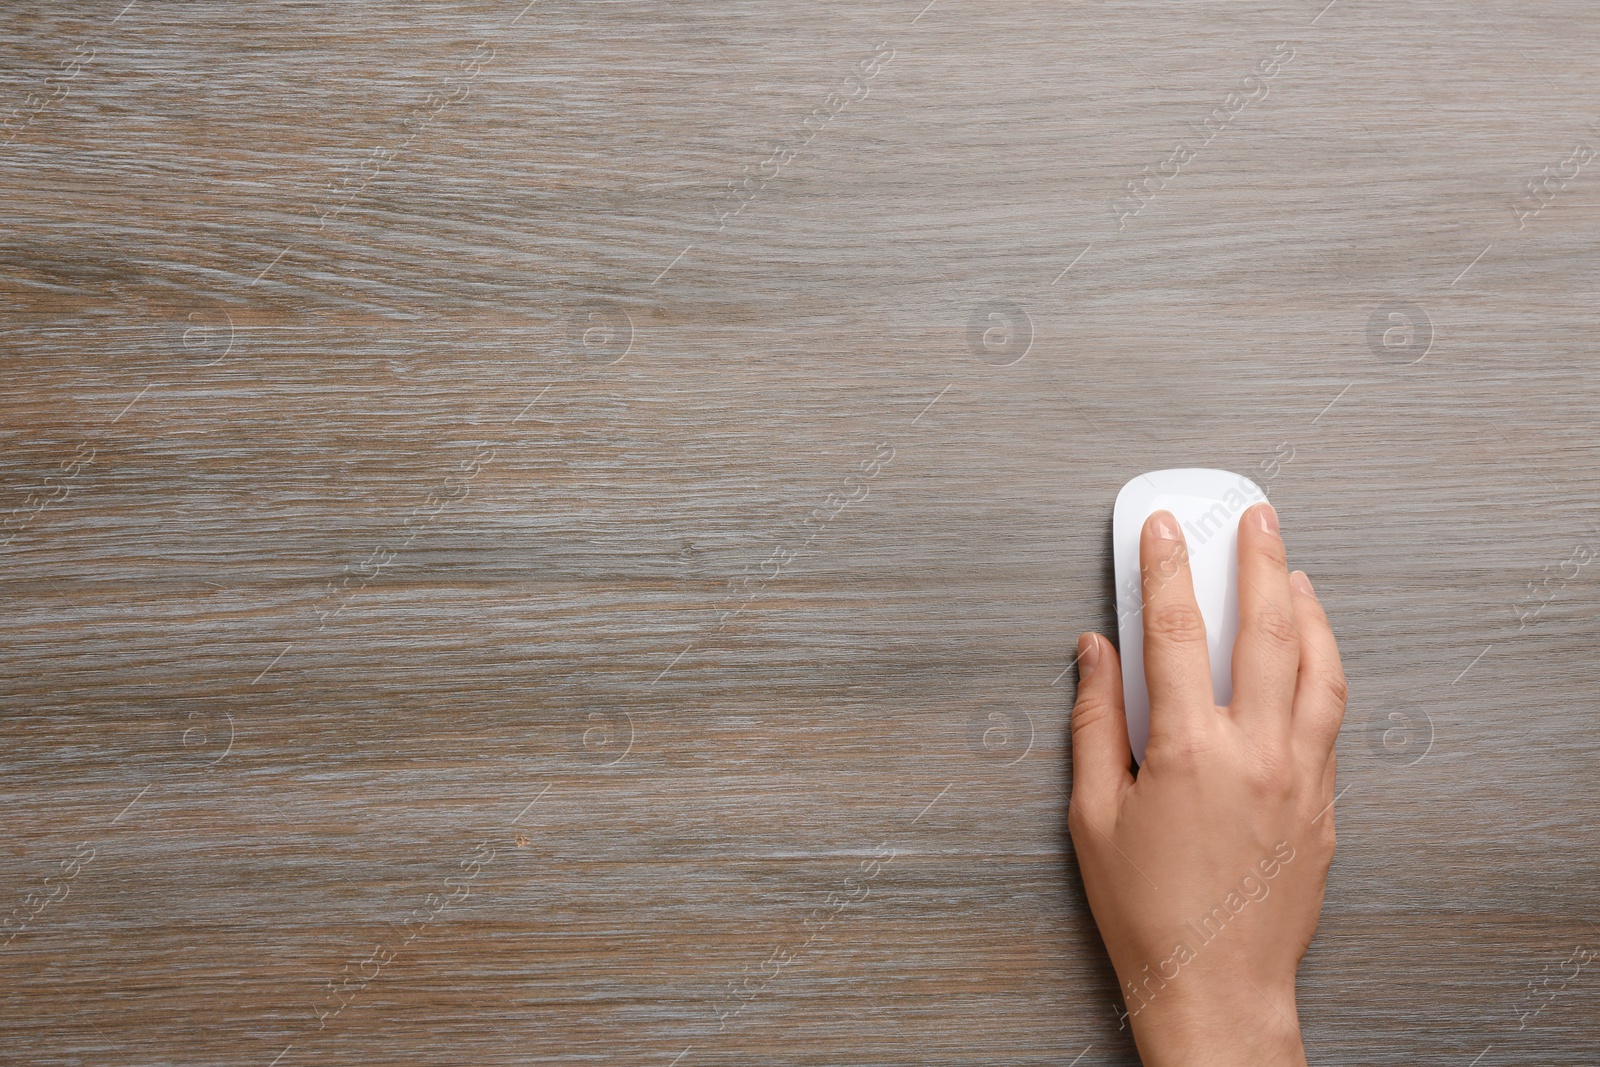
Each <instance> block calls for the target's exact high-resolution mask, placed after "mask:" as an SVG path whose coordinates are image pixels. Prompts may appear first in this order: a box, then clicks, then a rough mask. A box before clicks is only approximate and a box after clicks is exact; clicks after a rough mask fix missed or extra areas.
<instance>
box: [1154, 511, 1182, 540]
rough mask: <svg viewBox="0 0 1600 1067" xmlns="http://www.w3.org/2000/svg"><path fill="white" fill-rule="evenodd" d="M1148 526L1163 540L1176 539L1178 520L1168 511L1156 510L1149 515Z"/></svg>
mask: <svg viewBox="0 0 1600 1067" xmlns="http://www.w3.org/2000/svg"><path fill="white" fill-rule="evenodd" d="M1150 528H1151V529H1152V530H1154V531H1155V534H1156V537H1158V538H1160V539H1161V540H1163V541H1176V540H1177V539H1178V520H1177V519H1175V518H1173V517H1172V512H1170V511H1158V512H1156V513H1155V514H1154V515H1152V516H1150Z"/></svg>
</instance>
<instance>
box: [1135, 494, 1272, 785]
mask: <svg viewBox="0 0 1600 1067" xmlns="http://www.w3.org/2000/svg"><path fill="white" fill-rule="evenodd" d="M1266 499H1267V494H1266V493H1265V492H1263V491H1262V489H1261V487H1260V486H1259V485H1257V484H1256V483H1255V482H1252V481H1251V480H1250V479H1249V478H1246V477H1245V476H1244V475H1242V474H1234V473H1232V472H1231V471H1218V470H1205V469H1202V468H1185V469H1182V470H1167V471H1151V472H1150V473H1149V474H1141V475H1139V477H1137V478H1135V479H1133V480H1132V481H1131V482H1129V483H1128V484H1127V485H1125V486H1123V487H1122V491H1121V492H1120V493H1118V494H1117V504H1116V508H1115V509H1114V510H1113V512H1112V514H1111V543H1112V553H1113V555H1114V557H1115V560H1116V568H1117V635H1118V640H1119V641H1120V643H1121V649H1120V652H1121V655H1122V699H1123V706H1124V708H1125V709H1126V710H1127V716H1128V744H1129V745H1130V746H1131V747H1132V749H1133V758H1134V759H1135V760H1137V761H1138V762H1140V763H1143V762H1144V748H1145V743H1146V742H1148V741H1149V740H1150V693H1149V690H1148V689H1146V688H1145V681H1144V610H1143V609H1144V592H1143V589H1142V587H1141V584H1140V581H1139V534H1140V531H1142V530H1143V529H1144V521H1145V520H1146V519H1148V518H1149V517H1150V516H1151V515H1152V514H1154V513H1155V512H1157V511H1170V512H1172V514H1173V515H1174V516H1176V517H1177V519H1178V524H1179V526H1180V527H1181V528H1182V530H1183V537H1184V541H1185V542H1186V543H1187V545H1188V548H1189V572H1190V574H1191V576H1192V577H1193V579H1194V595H1195V600H1196V601H1198V602H1199V605H1200V614H1201V616H1202V617H1203V618H1204V619H1205V622H1206V647H1207V650H1208V651H1209V653H1210V655H1211V693H1212V696H1213V697H1214V699H1215V700H1216V702H1217V703H1218V704H1219V705H1220V704H1227V703H1228V702H1230V701H1231V700H1233V639H1234V637H1235V635H1237V634H1238V632H1239V519H1240V517H1241V516H1242V515H1244V513H1245V510H1246V509H1247V508H1249V507H1250V506H1251V505H1252V504H1259V503H1261V502H1262V501H1264V500H1266Z"/></svg>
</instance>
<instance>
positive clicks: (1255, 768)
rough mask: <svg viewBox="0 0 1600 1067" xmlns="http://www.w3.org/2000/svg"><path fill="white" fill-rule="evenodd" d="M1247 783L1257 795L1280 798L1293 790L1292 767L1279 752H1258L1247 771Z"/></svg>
mask: <svg viewBox="0 0 1600 1067" xmlns="http://www.w3.org/2000/svg"><path fill="white" fill-rule="evenodd" d="M1249 784H1250V788H1251V790H1252V791H1253V792H1254V793H1255V794H1256V795H1258V796H1261V797H1265V798H1268V799H1271V800H1274V801H1278V800H1282V799H1284V798H1286V797H1288V796H1289V795H1290V793H1292V792H1293V791H1294V768H1293V767H1292V765H1291V763H1290V761H1289V760H1288V759H1286V758H1284V756H1282V755H1281V754H1279V753H1276V752H1259V753H1257V756H1256V759H1255V762H1254V764H1253V765H1252V766H1251V769H1250V772H1249Z"/></svg>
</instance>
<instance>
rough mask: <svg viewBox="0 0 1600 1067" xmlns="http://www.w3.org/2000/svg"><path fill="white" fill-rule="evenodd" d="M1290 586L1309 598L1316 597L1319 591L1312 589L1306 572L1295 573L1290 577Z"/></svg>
mask: <svg viewBox="0 0 1600 1067" xmlns="http://www.w3.org/2000/svg"><path fill="white" fill-rule="evenodd" d="M1289 584H1290V585H1292V586H1294V587H1295V588H1296V589H1298V590H1300V592H1302V593H1305V594H1306V595H1307V596H1316V595H1317V591H1316V590H1315V589H1313V588H1311V579H1310V578H1307V577H1306V572H1305V571H1295V572H1294V573H1293V574H1291V575H1289Z"/></svg>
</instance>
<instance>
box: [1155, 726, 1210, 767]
mask: <svg viewBox="0 0 1600 1067" xmlns="http://www.w3.org/2000/svg"><path fill="white" fill-rule="evenodd" d="M1211 748H1212V746H1211V742H1210V739H1209V738H1208V737H1207V736H1206V735H1205V733H1204V732H1202V731H1199V730H1178V731H1174V732H1169V733H1165V734H1162V735H1161V736H1160V737H1159V738H1152V739H1151V740H1150V744H1149V746H1148V749H1147V752H1146V755H1145V762H1146V763H1150V762H1155V763H1159V764H1162V765H1164V766H1167V767H1171V768H1194V767H1197V766H1199V765H1201V764H1203V763H1204V762H1206V759H1207V757H1208V756H1209V755H1210V753H1211Z"/></svg>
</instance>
